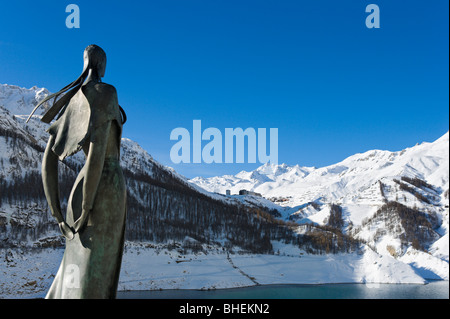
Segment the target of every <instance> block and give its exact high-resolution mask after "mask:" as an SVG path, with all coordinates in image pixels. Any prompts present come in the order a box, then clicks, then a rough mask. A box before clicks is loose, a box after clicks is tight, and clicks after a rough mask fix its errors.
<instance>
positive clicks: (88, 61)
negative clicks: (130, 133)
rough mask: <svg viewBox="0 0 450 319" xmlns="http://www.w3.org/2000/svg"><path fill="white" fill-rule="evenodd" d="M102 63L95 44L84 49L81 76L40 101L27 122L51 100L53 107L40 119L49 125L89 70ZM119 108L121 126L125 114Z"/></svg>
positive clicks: (103, 59)
mask: <svg viewBox="0 0 450 319" xmlns="http://www.w3.org/2000/svg"><path fill="white" fill-rule="evenodd" d="M102 63H106V53H105V51H103V49H102V48H100V47H99V46H98V45H95V44H91V45H89V46H88V47H86V49H85V50H84V66H83V72H81V75H80V76H79V77H78V79H76V80H75V81H73V82H72V83H70V84H69V85H66V86H65V87H63V88H62V89H61V90H59V91H58V92H56V93H53V94H51V95H49V96H47V97H46V98H44V99H43V100H42V101H40V102H39V103H38V104H37V105H36V107H35V108H34V109H33V111H32V112H31V114H30V116H29V117H28V119H27V122H28V121H29V120H30V118H31V117H32V116H33V114H34V112H36V110H37V109H38V108H39V107H40V106H41V105H42V104H44V103H45V102H47V101H50V100H51V99H53V105H52V106H51V107H50V108H49V109H48V111H47V112H46V113H45V114H44V116H43V117H42V119H41V121H42V122H45V123H50V122H51V121H52V120H53V119H54V118H55V116H56V115H57V114H58V113H59V111H60V110H61V109H62V108H63V107H64V106H65V105H67V104H68V103H69V101H70V99H71V98H72V97H73V96H74V95H75V94H76V93H77V92H78V90H79V89H81V86H82V85H83V83H84V81H85V80H86V78H87V76H88V74H89V70H90V69H98V66H99V65H100V64H102ZM65 92H66V93H65ZM63 93H65V94H64V95H63V96H62V97H61V98H60V99H59V100H57V98H58V97H59V96H60V95H61V94H63ZM119 108H120V112H121V114H122V124H124V123H125V122H126V121H127V116H126V114H125V111H124V110H123V109H122V107H121V106H120V105H119Z"/></svg>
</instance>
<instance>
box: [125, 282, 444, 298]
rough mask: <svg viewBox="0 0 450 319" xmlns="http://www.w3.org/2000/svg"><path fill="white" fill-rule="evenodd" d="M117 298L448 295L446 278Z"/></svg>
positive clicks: (144, 293) (149, 293)
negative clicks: (428, 281)
mask: <svg viewBox="0 0 450 319" xmlns="http://www.w3.org/2000/svg"><path fill="white" fill-rule="evenodd" d="M117 298H118V299H448V298H449V282H448V281H432V282H430V283H428V284H425V285H418V284H324V285H260V286H252V287H245V288H231V289H216V290H206V291H203V290H191V289H168V290H150V291H149V290H143V291H120V292H118V294H117Z"/></svg>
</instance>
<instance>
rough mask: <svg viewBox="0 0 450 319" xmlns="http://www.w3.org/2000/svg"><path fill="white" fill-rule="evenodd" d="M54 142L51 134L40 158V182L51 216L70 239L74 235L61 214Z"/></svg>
mask: <svg viewBox="0 0 450 319" xmlns="http://www.w3.org/2000/svg"><path fill="white" fill-rule="evenodd" d="M54 144H55V137H54V136H53V135H51V136H50V139H49V140H48V143H47V147H46V149H45V152H44V158H43V159H42V183H43V186H44V193H45V197H46V198H47V202H48V205H49V206H50V211H51V212H52V216H53V217H55V218H56V221H57V222H58V225H59V228H60V230H61V232H62V234H63V235H64V236H65V237H67V238H68V239H72V238H73V236H74V234H73V231H72V230H71V229H70V227H69V226H68V225H67V224H66V222H65V221H64V218H63V216H62V214H61V204H60V199H59V183H58V157H57V156H56V154H55V153H54V152H53V151H52V147H53V145H54Z"/></svg>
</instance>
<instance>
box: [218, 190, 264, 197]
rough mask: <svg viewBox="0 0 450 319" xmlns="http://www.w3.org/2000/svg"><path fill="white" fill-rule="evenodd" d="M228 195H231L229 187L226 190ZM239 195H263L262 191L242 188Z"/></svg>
mask: <svg viewBox="0 0 450 319" xmlns="http://www.w3.org/2000/svg"><path fill="white" fill-rule="evenodd" d="M226 195H231V191H230V190H229V189H227V190H226ZM239 195H253V196H258V197H262V195H261V194H260V193H256V192H252V191H248V190H246V189H241V190H240V191H239Z"/></svg>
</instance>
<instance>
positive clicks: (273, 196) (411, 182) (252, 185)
mask: <svg viewBox="0 0 450 319" xmlns="http://www.w3.org/2000/svg"><path fill="white" fill-rule="evenodd" d="M190 182H191V183H194V184H196V185H198V186H200V187H203V188H204V189H206V190H209V191H212V192H217V193H225V192H226V190H231V193H232V194H237V193H238V192H239V190H241V189H247V190H251V191H255V192H258V193H261V194H262V195H263V196H264V197H265V198H267V199H270V200H272V201H273V202H274V203H275V204H277V205H280V206H282V207H283V208H284V209H279V211H280V213H281V214H282V218H283V219H285V220H291V221H295V222H297V223H298V224H300V225H301V224H305V223H306V224H310V223H312V224H316V225H327V223H328V221H329V220H330V212H331V205H332V204H337V205H339V207H341V209H342V219H343V231H344V233H347V234H350V235H351V236H352V237H353V238H356V239H360V240H363V242H365V243H366V244H367V245H370V246H371V247H372V248H373V249H374V250H376V251H377V252H378V253H380V254H381V255H383V256H394V257H395V258H397V259H398V260H400V261H402V262H405V263H407V264H409V265H411V266H412V267H413V268H414V269H415V270H416V271H417V272H418V273H420V274H422V275H423V276H425V277H427V276H428V277H429V278H441V279H446V280H448V277H449V274H448V272H449V271H448V260H449V257H448V256H449V253H448V236H449V235H448V218H449V217H448V215H449V197H448V196H449V195H448V193H449V191H448V189H449V133H448V132H447V133H445V134H444V135H443V136H442V137H441V138H439V139H438V140H436V141H434V142H432V143H421V144H417V145H415V146H413V147H409V148H406V149H404V150H402V151H398V152H390V151H381V150H371V151H367V152H365V153H362V154H355V155H353V156H350V157H348V158H346V159H345V160H343V161H342V162H339V163H337V164H334V165H330V166H327V167H321V168H311V167H301V166H298V165H295V166H288V165H286V164H281V165H274V164H264V165H262V166H261V167H259V168H257V169H256V170H254V171H251V172H246V171H242V172H240V173H238V174H236V175H234V176H233V175H226V176H217V177H211V178H203V177H196V178H193V179H191V180H190ZM232 197H233V196H232ZM236 197H237V196H236ZM255 200H257V198H256V197H255ZM389 202H391V203H398V205H397V206H394V207H388V206H385V205H386V204H387V203H389ZM383 208H384V210H383ZM403 211H407V212H409V215H404V214H403V213H402V212H403ZM412 215H413V216H414V217H411V216H412ZM408 216H409V217H408ZM422 216H423V217H424V218H421V217H422ZM408 218H416V219H419V220H420V221H421V224H420V223H419V222H418V221H414V222H412V223H413V224H411V222H410V221H409V220H408ZM414 223H416V224H414ZM407 238H409V239H407ZM413 241H414V243H413ZM413 246H414V247H413ZM417 247H420V249H419V250H417V249H415V248H417Z"/></svg>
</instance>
